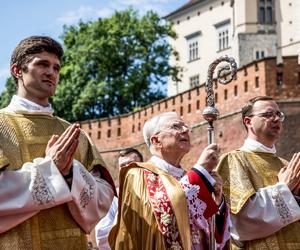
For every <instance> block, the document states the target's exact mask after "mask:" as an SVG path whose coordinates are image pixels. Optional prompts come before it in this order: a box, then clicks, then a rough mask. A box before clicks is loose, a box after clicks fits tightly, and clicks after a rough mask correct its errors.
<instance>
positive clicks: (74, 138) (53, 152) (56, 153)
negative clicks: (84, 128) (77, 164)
mask: <svg viewBox="0 0 300 250" xmlns="http://www.w3.org/2000/svg"><path fill="white" fill-rule="evenodd" d="M79 134H80V127H79V124H73V125H70V126H69V127H68V128H67V129H66V130H65V131H64V133H63V134H62V135H61V136H58V135H53V136H52V137H51V138H50V140H49V141H48V144H47V147H46V151H45V153H46V156H49V157H51V158H52V160H53V161H54V163H55V165H56V166H57V168H58V170H59V171H60V172H61V174H62V175H63V176H65V175H68V174H69V172H70V170H71V166H72V160H73V157H74V154H75V151H76V148H77V146H78V143H79Z"/></svg>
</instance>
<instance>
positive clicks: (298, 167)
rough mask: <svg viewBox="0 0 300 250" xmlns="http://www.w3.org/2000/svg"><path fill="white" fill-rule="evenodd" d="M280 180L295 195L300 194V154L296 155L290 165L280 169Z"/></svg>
mask: <svg viewBox="0 0 300 250" xmlns="http://www.w3.org/2000/svg"><path fill="white" fill-rule="evenodd" d="M278 180H279V181H280V182H284V183H285V184H286V185H287V186H288V187H289V189H290V190H291V191H292V192H293V193H295V194H298V193H299V188H300V153H295V154H294V155H293V157H292V160H291V161H290V163H289V164H288V165H287V166H285V167H283V168H282V169H280V171H279V173H278Z"/></svg>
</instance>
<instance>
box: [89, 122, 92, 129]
mask: <svg viewBox="0 0 300 250" xmlns="http://www.w3.org/2000/svg"><path fill="white" fill-rule="evenodd" d="M89 129H92V124H91V122H90V121H89Z"/></svg>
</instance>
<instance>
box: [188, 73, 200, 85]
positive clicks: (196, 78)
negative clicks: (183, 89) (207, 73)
mask: <svg viewBox="0 0 300 250" xmlns="http://www.w3.org/2000/svg"><path fill="white" fill-rule="evenodd" d="M199 83H200V79H199V75H195V76H192V77H190V88H194V87H196V86H199Z"/></svg>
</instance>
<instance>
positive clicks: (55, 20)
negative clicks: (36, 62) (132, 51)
mask: <svg viewBox="0 0 300 250" xmlns="http://www.w3.org/2000/svg"><path fill="white" fill-rule="evenodd" d="M187 2H188V0H105V1H103V0H98V1H97V0H51V1H41V0H26V1H23V0H4V1H1V3H0V38H1V39H0V92H2V91H3V90H4V88H5V83H6V79H7V78H8V77H9V76H10V71H9V61H10V56H11V53H12V51H13V49H14V48H15V46H16V45H17V44H18V43H19V41H20V40H22V39H23V38H25V37H28V36H31V35H47V36H51V37H52V38H54V39H56V40H58V41H59V42H62V41H61V40H60V36H61V34H62V33H63V26H64V25H74V24H77V23H78V21H79V20H83V21H92V20H96V19H97V18H99V17H101V18H104V17H109V16H111V15H112V14H113V13H114V12H115V10H118V11H120V10H124V9H126V8H128V7H129V6H132V7H133V8H134V9H136V10H138V12H139V14H140V15H143V14H144V13H145V12H146V11H148V10H154V11H156V12H157V13H158V14H159V15H160V16H165V15H167V14H169V13H170V12H172V11H174V10H176V9H177V8H179V7H181V6H182V5H183V4H185V3H187Z"/></svg>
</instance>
